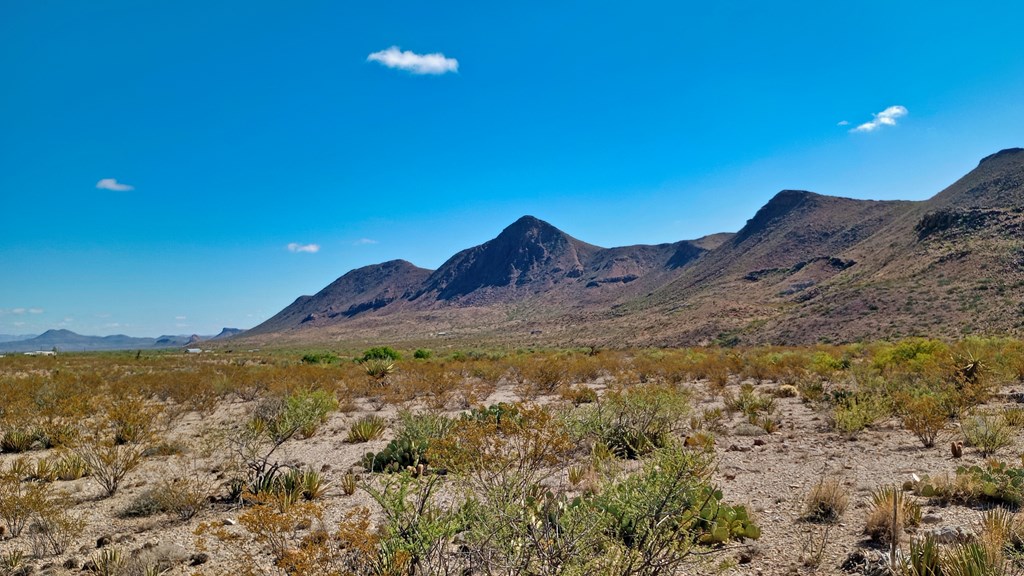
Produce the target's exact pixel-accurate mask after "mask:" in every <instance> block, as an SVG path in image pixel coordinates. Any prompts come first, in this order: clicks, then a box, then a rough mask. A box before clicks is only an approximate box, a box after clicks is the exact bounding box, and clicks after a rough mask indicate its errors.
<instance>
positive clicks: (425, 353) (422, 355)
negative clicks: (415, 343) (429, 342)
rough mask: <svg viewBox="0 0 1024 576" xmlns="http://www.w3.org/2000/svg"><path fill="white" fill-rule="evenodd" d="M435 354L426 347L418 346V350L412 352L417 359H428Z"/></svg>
mask: <svg viewBox="0 0 1024 576" xmlns="http://www.w3.org/2000/svg"><path fill="white" fill-rule="evenodd" d="M433 355H434V353H433V352H432V351H431V350H427V349H426V348H417V349H416V351H415V352H413V353H412V357H413V358H415V359H417V360H426V359H427V358H430V357H431V356H433Z"/></svg>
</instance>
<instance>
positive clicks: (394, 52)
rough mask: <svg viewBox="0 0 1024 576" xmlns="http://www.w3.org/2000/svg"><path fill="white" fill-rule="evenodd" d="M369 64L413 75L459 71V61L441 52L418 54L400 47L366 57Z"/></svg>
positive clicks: (393, 47)
mask: <svg viewBox="0 0 1024 576" xmlns="http://www.w3.org/2000/svg"><path fill="white" fill-rule="evenodd" d="M366 61H367V62H380V63H381V64H383V65H384V66H387V67H388V68H397V69H399V70H405V71H407V72H412V73H413V74H447V73H448V72H458V71H459V61H458V60H456V59H455V58H448V57H446V56H445V55H444V54H441V53H440V52H435V53H434V54H417V53H415V52H413V51H411V50H405V51H402V50H401V49H399V48H398V46H392V47H390V48H388V49H387V50H381V51H380V52H374V53H373V54H370V55H369V56H367V57H366Z"/></svg>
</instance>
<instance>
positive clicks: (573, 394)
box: [561, 385, 597, 406]
mask: <svg viewBox="0 0 1024 576" xmlns="http://www.w3.org/2000/svg"><path fill="white" fill-rule="evenodd" d="M561 396H562V399H563V400H566V401H568V402H572V403H573V404H574V405H576V406H579V405H580V404H590V403H593V402H597V391H596V390H594V389H593V388H589V387H587V386H583V385H579V386H563V387H562V391H561Z"/></svg>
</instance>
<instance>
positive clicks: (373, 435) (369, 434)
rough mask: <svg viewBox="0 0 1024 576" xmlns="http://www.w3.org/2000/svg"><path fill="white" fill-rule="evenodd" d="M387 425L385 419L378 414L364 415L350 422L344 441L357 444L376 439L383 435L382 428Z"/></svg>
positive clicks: (385, 427)
mask: <svg viewBox="0 0 1024 576" xmlns="http://www.w3.org/2000/svg"><path fill="white" fill-rule="evenodd" d="M387 426H388V424H387V421H386V420H384V419H383V418H381V417H380V416H373V415H370V416H365V417H363V418H360V419H359V420H357V421H356V422H354V423H353V424H352V427H351V428H349V431H348V437H347V438H346V439H345V441H346V442H351V443H353V444H359V443H362V442H369V441H370V440H376V439H378V438H380V437H381V436H383V435H384V430H385V429H387Z"/></svg>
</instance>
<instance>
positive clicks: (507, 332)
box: [242, 149, 1024, 345]
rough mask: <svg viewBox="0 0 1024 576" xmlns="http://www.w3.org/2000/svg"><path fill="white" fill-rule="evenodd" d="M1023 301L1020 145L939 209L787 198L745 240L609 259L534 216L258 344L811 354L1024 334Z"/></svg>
mask: <svg viewBox="0 0 1024 576" xmlns="http://www.w3.org/2000/svg"><path fill="white" fill-rule="evenodd" d="M1021 301H1024V150H1021V149H1010V150H1004V151H1002V152H999V153H997V154H993V155H992V156H989V157H987V158H985V159H984V160H982V161H981V162H980V163H979V165H978V167H977V168H976V169H975V170H972V171H971V172H970V173H968V174H966V175H965V176H964V177H962V178H960V179H959V180H958V181H957V182H955V183H954V184H952V185H950V186H949V187H948V188H946V189H945V190H943V191H941V192H940V193H939V194H937V195H936V196H934V197H933V198H931V199H929V200H927V201H919V202H908V201H872V200H855V199H849V198H837V197H830V196H824V195H821V194H816V193H812V192H806V191H798V190H784V191H782V192H779V193H778V194H776V195H775V196H774V197H773V198H772V199H771V200H769V201H768V203H766V204H765V206H764V207H762V208H761V209H760V210H758V212H757V213H756V214H754V216H753V217H752V218H751V219H750V220H749V221H748V222H747V223H746V225H745V226H744V227H743V228H742V229H740V230H739V231H738V232H736V233H735V234H727V233H724V234H717V235H712V236H709V237H705V238H701V239H698V240H692V241H681V242H675V243H671V244H658V245H636V246H623V247H616V248H601V247H598V246H594V245H592V244H588V243H586V242H583V241H580V240H577V239H576V238H573V237H572V236H570V235H568V234H566V233H564V232H562V231H560V230H558V229H557V228H555V227H554V226H551V225H550V224H548V223H546V222H543V221H541V220H538V219H536V218H533V217H530V216H526V217H523V218H521V219H519V220H517V221H516V222H514V223H513V224H512V225H510V226H508V227H507V228H506V229H505V230H503V231H502V232H501V233H500V234H499V235H498V236H497V237H495V238H494V239H493V240H491V241H488V242H485V243H484V244H481V245H479V246H476V247H473V248H469V249H466V250H463V251H461V252H459V253H458V254H456V255H454V256H452V257H451V258H450V259H449V260H448V261H447V262H445V263H444V264H443V265H442V266H441V267H440V268H438V270H436V271H434V272H430V271H427V270H423V269H419V268H416V267H414V266H412V265H411V264H408V263H402V264H401V265H399V264H396V263H385V264H383V265H380V266H378V267H367V268H364V269H360V270H357V271H353V272H350V273H349V274H346V275H345V276H343V277H342V278H340V279H339V280H338V281H336V282H335V283H333V284H332V285H331V286H328V287H327V288H325V289H324V290H323V291H321V292H320V293H319V294H317V295H316V296H314V297H302V298H300V299H298V300H296V302H295V303H294V304H292V305H291V306H289V307H288V308H286V309H285V310H283V311H282V312H281V313H279V314H278V315H276V316H275V317H274V318H272V319H270V320H268V321H267V322H266V323H264V324H263V325H261V326H259V327H257V328H256V329H254V330H253V333H255V334H263V335H266V336H268V337H271V338H276V337H280V336H281V334H284V333H288V334H291V337H293V339H294V340H295V341H306V340H317V339H321V340H326V339H330V340H338V339H341V340H346V339H349V340H360V341H376V340H380V339H388V340H422V339H426V338H433V337H435V335H436V334H438V333H441V334H446V335H449V337H450V335H452V334H457V335H458V336H459V337H460V338H464V339H467V340H468V341H471V342H478V343H481V342H502V343H512V342H535V341H538V340H540V341H544V342H547V343H549V344H555V345H575V344H599V345H651V344H658V345H673V344H690V343H700V342H710V341H712V340H714V339H717V338H723V339H726V340H729V341H737V340H738V341H741V342H751V343H754V342H757V343H763V342H776V343H802V344H806V343H813V342H819V341H851V340H860V339H868V338H880V337H899V336H907V335H916V334H920V335H930V336H944V337H958V336H962V335H964V334H967V333H972V332H978V331H982V332H986V333H996V334H1018V333H1020V331H1021V329H1022V328H1024V321H1022V319H1024V306H1022V305H1021V304H1020V302H1021ZM245 337H246V336H244V335H243V337H242V338H245Z"/></svg>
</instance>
